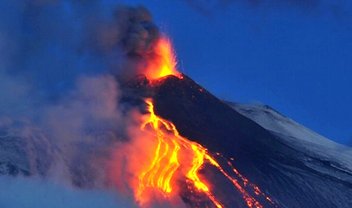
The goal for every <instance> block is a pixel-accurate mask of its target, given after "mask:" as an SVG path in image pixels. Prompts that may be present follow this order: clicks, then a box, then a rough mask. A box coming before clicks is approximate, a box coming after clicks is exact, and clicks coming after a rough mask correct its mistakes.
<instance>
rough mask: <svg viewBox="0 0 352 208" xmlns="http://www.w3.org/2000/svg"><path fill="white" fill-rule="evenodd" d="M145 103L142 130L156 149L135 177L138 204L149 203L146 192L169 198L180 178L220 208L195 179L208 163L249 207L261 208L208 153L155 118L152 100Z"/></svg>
mask: <svg viewBox="0 0 352 208" xmlns="http://www.w3.org/2000/svg"><path fill="white" fill-rule="evenodd" d="M145 102H146V104H147V110H148V113H149V114H148V115H147V116H146V117H145V120H144V122H143V123H142V125H141V130H142V131H148V130H149V131H151V132H153V135H154V136H153V138H154V139H155V140H156V143H157V145H156V147H155V151H154V152H153V153H154V156H153V159H152V161H151V162H150V164H149V165H147V166H146V168H144V169H143V170H142V171H140V173H138V179H139V185H138V187H137V190H136V192H135V193H136V194H135V196H136V199H137V200H138V201H139V202H143V201H148V199H145V197H148V196H147V195H145V194H144V192H145V191H146V190H147V189H153V190H159V192H161V193H163V195H164V196H165V197H167V196H169V195H170V194H171V193H172V192H173V191H174V188H175V187H176V186H177V183H176V180H177V179H176V177H177V176H180V175H181V177H184V178H186V179H187V180H188V181H190V182H191V184H192V185H193V186H194V188H195V189H196V190H198V191H199V192H201V193H204V194H205V195H206V196H207V197H208V198H209V200H210V201H212V203H213V204H214V205H215V206H216V207H218V208H221V207H223V205H222V204H221V202H219V200H218V199H217V198H216V196H215V195H214V194H213V193H212V192H211V188H210V186H209V185H208V182H207V181H204V180H202V179H201V178H200V177H199V175H198V172H199V170H200V169H201V168H202V166H203V165H204V164H205V163H206V162H207V163H208V164H211V165H213V166H215V167H216V168H217V169H218V170H219V171H220V172H221V173H222V174H223V175H224V176H225V177H226V178H227V179H228V180H229V181H231V183H232V184H233V185H234V187H235V188H236V189H237V190H238V191H239V192H240V193H241V194H242V196H243V199H244V201H245V202H246V204H247V206H248V207H255V208H261V207H263V206H262V205H261V204H260V203H259V202H258V201H257V200H256V199H255V198H254V197H252V196H251V195H250V194H249V193H248V192H247V191H246V190H245V188H243V187H242V186H241V185H240V183H239V182H238V181H237V180H236V179H234V178H233V177H231V176H230V175H229V174H228V173H227V172H226V171H225V170H224V169H223V168H222V167H221V166H220V164H219V163H218V162H217V161H216V160H215V159H214V158H213V157H212V156H211V155H210V154H209V153H208V152H207V149H206V148H204V147H202V146H201V145H200V144H198V143H196V142H192V141H189V140H188V139H186V138H184V137H182V136H181V135H180V134H179V132H178V131H177V129H176V127H175V125H174V124H173V123H171V122H170V121H167V120H165V119H162V118H160V117H158V116H157V115H156V114H155V112H154V106H153V102H152V100H151V99H146V100H145ZM185 155H187V157H189V155H191V158H187V159H184V157H185ZM188 161H191V162H188ZM231 167H232V166H231ZM234 170H235V169H234ZM236 175H238V174H236ZM241 177H242V176H241ZM241 179H242V178H241Z"/></svg>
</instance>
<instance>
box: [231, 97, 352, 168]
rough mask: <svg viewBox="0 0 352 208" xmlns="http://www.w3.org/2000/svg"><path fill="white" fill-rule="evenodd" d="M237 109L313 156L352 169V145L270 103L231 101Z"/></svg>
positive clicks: (288, 142) (289, 143)
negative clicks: (293, 117)
mask: <svg viewBox="0 0 352 208" xmlns="http://www.w3.org/2000/svg"><path fill="white" fill-rule="evenodd" d="M227 103H228V104H229V105H230V106H231V107H232V108H233V109H235V110H236V111H237V112H239V113H241V114H242V115H244V116H246V117H247V118H249V119H251V120H253V121H255V122H256V123H257V124H259V125H260V126H262V127H263V128H265V129H267V130H269V131H271V132H272V133H274V134H275V135H277V136H278V137H280V138H282V139H283V140H284V141H285V142H286V144H288V145H290V146H292V147H293V148H295V149H297V150H300V151H304V152H305V154H309V155H310V156H312V157H319V158H321V159H323V160H326V161H330V162H333V163H335V166H338V167H337V168H342V169H343V170H346V171H348V172H352V171H351V170H352V148H350V147H347V146H344V145H341V144H338V143H336V142H334V141H331V140H329V139H328V138H325V137H323V136H321V135H319V134H318V133H316V132H314V131H312V130H310V129H308V128H306V127H304V126H303V125H301V124H299V123H297V122H296V121H294V120H292V119H290V118H288V117H286V116H284V115H282V114H281V113H279V112H277V111H276V110H274V109H273V108H271V107H270V106H268V105H260V104H238V103H233V102H227Z"/></svg>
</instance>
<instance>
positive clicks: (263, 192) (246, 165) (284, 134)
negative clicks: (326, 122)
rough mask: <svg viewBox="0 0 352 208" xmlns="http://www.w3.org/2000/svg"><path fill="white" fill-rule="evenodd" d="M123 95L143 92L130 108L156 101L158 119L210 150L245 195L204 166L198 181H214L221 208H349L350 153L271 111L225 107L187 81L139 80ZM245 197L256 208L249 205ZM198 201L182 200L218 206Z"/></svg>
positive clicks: (351, 199) (186, 192) (351, 200)
mask: <svg viewBox="0 0 352 208" xmlns="http://www.w3.org/2000/svg"><path fill="white" fill-rule="evenodd" d="M125 87H126V88H128V89H129V90H125V91H126V92H139V95H138V96H135V95H136V93H128V94H126V95H125V97H124V100H125V101H126V102H132V101H133V102H134V103H138V97H139V98H140V97H145V96H146V97H152V99H153V101H154V108H155V113H156V114H157V115H158V116H160V117H162V118H163V119H167V120H168V121H171V122H172V123H173V124H174V125H175V126H176V127H177V129H178V131H179V133H180V134H181V135H182V136H184V137H185V138H188V139H189V140H191V141H193V142H196V143H198V144H201V145H202V146H203V147H205V148H206V149H207V150H208V151H209V153H210V154H211V155H212V156H213V157H214V158H216V159H217V161H218V162H219V163H220V165H221V166H222V168H223V169H224V171H226V172H227V173H228V174H230V175H231V177H232V178H233V179H235V180H236V181H237V183H238V185H239V186H240V187H241V188H243V190H241V188H239V189H238V188H236V187H235V186H233V185H232V184H231V183H230V181H229V180H228V179H227V178H226V177H225V176H224V175H223V174H222V173H221V171H219V170H218V169H216V168H214V167H212V166H211V165H209V164H205V165H204V166H203V167H202V169H201V175H202V177H203V178H205V180H207V181H210V184H211V187H212V188H211V189H212V192H213V194H214V197H216V199H217V200H218V201H219V202H221V205H222V206H223V207H351V206H352V172H351V171H352V169H351V167H352V164H351V160H350V159H351V158H352V150H351V149H350V148H348V147H345V146H343V145H339V144H336V143H334V142H332V141H330V140H328V139H326V138H324V137H322V136H320V135H318V134H316V133H315V132H313V131H311V130H309V129H307V128H305V127H303V126H301V125H299V124H298V123H296V122H294V121H293V120H291V119H289V118H287V117H285V116H283V115H282V114H280V113H278V112H277V111H275V110H273V109H272V108H270V107H269V106H258V105H240V104H236V103H231V102H226V101H223V100H220V99H218V98H217V97H215V96H214V95H212V94H211V93H209V92H208V91H207V90H206V89H204V88H203V87H201V86H200V85H198V84H197V83H195V82H194V81H193V80H192V79H190V78H189V77H187V76H186V75H182V78H180V77H176V76H173V75H170V76H166V77H163V78H161V79H158V80H154V81H152V82H151V83H150V82H149V81H148V80H147V79H145V78H143V77H140V78H139V79H136V80H134V81H133V82H129V83H128V85H125ZM141 92H142V93H141ZM132 94H133V96H131V95H132ZM137 94H138V93H137ZM140 103H142V101H140ZM231 169H232V172H231ZM241 192H242V193H241ZM244 192H245V193H247V194H248V195H249V196H250V197H253V199H254V201H253V202H257V203H258V204H255V203H247V202H248V201H246V197H243V193H244ZM192 193H193V194H192ZM194 193H195V192H193V191H190V190H188V189H187V188H184V189H183V190H181V193H180V194H181V196H182V199H183V200H184V201H185V202H186V203H187V204H188V205H189V206H190V207H212V206H214V204H211V203H210V202H209V200H207V199H206V197H204V196H203V197H202V196H201V194H200V195H197V194H194Z"/></svg>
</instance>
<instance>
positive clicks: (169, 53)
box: [143, 36, 182, 80]
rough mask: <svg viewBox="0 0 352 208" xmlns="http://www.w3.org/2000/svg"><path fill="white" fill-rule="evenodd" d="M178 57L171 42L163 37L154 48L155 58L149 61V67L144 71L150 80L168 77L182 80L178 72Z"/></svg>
mask: <svg viewBox="0 0 352 208" xmlns="http://www.w3.org/2000/svg"><path fill="white" fill-rule="evenodd" d="M176 65H177V61H176V56H175V53H174V50H173V48H172V44H171V42H170V40H169V39H168V38H167V37H165V36H162V37H160V38H159V40H158V41H157V43H156V44H155V46H154V48H153V57H151V58H150V59H149V60H148V63H147V67H146V68H145V69H143V71H144V74H145V75H146V77H147V78H148V79H149V80H155V79H159V78H161V77H165V76H168V75H174V76H177V77H179V78H182V75H181V74H180V73H179V72H178V71H177V70H176Z"/></svg>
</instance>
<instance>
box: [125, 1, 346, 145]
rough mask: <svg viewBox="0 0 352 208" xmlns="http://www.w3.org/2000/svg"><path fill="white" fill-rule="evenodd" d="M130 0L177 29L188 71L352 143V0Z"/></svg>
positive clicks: (217, 89) (226, 95)
mask: <svg viewBox="0 0 352 208" xmlns="http://www.w3.org/2000/svg"><path fill="white" fill-rule="evenodd" d="M122 2H124V3H126V4H130V5H144V6H145V7H147V8H148V9H149V10H150V11H151V12H152V14H153V16H154V18H155V21H156V22H157V24H158V25H159V26H160V27H161V30H162V31H164V32H166V33H167V34H168V35H170V36H171V38H172V40H173V42H174V45H175V48H176V52H177V55H178V60H179V68H180V70H181V71H182V72H184V73H186V74H187V75H189V76H190V77H191V78H193V79H194V80H195V81H197V82H198V83H200V84H201V85H203V86H204V87H206V88H207V89H209V90H210V91H211V92H213V93H214V94H215V95H217V96H218V97H220V98H223V99H227V100H231V101H236V102H260V103H265V104H268V105H270V106H272V107H274V108H275V109H277V110H278V111H280V112H282V113H283V114H285V115H287V116H289V117H291V118H293V119H294V120H296V121H298V122H300V123H302V124H304V125H305V126H307V127H309V128H311V129H313V130H315V131H317V132H318V133H320V134H322V135H324V136H326V137H328V138H330V139H332V140H335V141H337V142H340V143H345V144H351V143H352V130H351V124H352V110H351V105H352V96H351V92H350V89H352V53H351V52H352V40H351V37H352V24H351V23H352V6H351V3H348V1H342V0H340V1H328V0H326V1H319V0H310V1H299V0H287V3H281V4H280V5H279V4H278V3H277V2H278V1H276V0H262V1H257V2H259V3H258V4H251V3H248V2H246V1H245V0H243V1H235V2H234V3H231V1H228V2H230V3H228V4H226V5H223V4H220V3H217V1H208V2H210V3H208V4H202V3H199V2H202V1H196V0H194V1H192V0H188V1H176V0H173V1H157V0H148V1H142V0H125V1H122ZM224 2H226V1H224ZM249 2H253V1H249ZM283 2H285V1H283ZM302 2H305V3H306V4H304V3H302ZM307 2H308V3H307Z"/></svg>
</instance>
